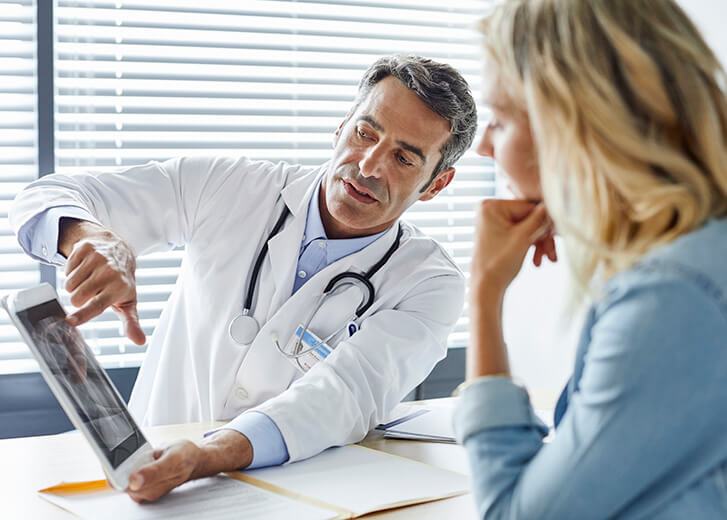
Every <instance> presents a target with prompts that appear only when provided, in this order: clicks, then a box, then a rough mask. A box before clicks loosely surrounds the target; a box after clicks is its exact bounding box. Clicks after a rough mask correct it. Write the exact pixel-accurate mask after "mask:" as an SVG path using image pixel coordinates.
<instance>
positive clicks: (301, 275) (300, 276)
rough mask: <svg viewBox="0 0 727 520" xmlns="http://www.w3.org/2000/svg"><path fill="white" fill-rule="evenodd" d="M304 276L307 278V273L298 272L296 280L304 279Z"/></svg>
mask: <svg viewBox="0 0 727 520" xmlns="http://www.w3.org/2000/svg"><path fill="white" fill-rule="evenodd" d="M306 276H308V273H306V272H305V271H298V278H305V277H306Z"/></svg>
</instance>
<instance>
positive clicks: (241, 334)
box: [229, 314, 260, 345]
mask: <svg viewBox="0 0 727 520" xmlns="http://www.w3.org/2000/svg"><path fill="white" fill-rule="evenodd" d="M259 331H260V325H258V323H257V320H256V319H255V318H253V317H252V316H250V315H249V314H238V315H237V316H235V317H234V318H233V320H232V321H231V322H230V327H229V332H230V337H231V338H232V339H233V340H234V341H235V343H237V344H238V345H249V344H250V343H252V342H253V340H254V339H255V336H257V333H258V332H259Z"/></svg>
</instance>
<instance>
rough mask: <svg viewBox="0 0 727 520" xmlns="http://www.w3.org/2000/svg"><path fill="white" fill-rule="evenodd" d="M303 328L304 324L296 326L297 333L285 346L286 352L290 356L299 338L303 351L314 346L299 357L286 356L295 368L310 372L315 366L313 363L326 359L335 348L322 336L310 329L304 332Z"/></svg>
mask: <svg viewBox="0 0 727 520" xmlns="http://www.w3.org/2000/svg"><path fill="white" fill-rule="evenodd" d="M303 330H304V329H303V326H302V325H298V327H296V329H295V334H294V335H293V336H292V337H291V338H290V340H289V341H288V344H287V345H286V346H285V353H286V354H288V355H289V356H290V355H292V354H293V349H294V348H295V344H296V342H297V341H298V339H299V338H300V339H301V342H300V349H299V350H300V351H301V352H305V351H306V350H309V349H311V348H313V350H311V351H310V352H306V353H305V354H302V355H300V356H298V357H289V356H286V358H287V359H288V361H290V362H291V363H293V366H294V367H295V368H297V369H298V370H301V371H303V372H308V370H310V369H311V368H313V365H315V364H316V363H318V362H319V361H321V360H323V359H326V358H327V357H328V356H329V355H330V354H331V352H333V349H332V348H331V347H330V346H329V345H328V344H327V343H324V342H323V341H321V338H319V337H318V336H317V335H316V334H315V333H313V332H312V331H311V330H310V329H308V330H306V331H305V333H303ZM301 335H302V338H301Z"/></svg>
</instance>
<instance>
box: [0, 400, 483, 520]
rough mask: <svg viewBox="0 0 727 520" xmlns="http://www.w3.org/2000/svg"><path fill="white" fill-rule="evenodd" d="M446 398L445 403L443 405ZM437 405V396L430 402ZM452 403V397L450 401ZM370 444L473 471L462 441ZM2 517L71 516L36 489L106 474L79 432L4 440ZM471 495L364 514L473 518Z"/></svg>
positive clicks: (170, 434) (174, 435)
mask: <svg viewBox="0 0 727 520" xmlns="http://www.w3.org/2000/svg"><path fill="white" fill-rule="evenodd" d="M444 401H445V400H442V402H441V405H444V404H445V402H444ZM427 404H428V405H430V404H431V405H433V406H436V405H437V403H436V401H430V402H427ZM446 404H448V403H446ZM219 424H220V423H197V424H184V425H172V426H157V427H153V428H146V429H145V430H144V433H145V434H146V436H147V438H148V439H149V441H150V442H151V443H152V444H153V445H155V446H158V445H163V444H165V443H169V442H172V441H174V440H177V439H182V438H185V439H190V440H193V441H199V440H200V439H201V438H202V434H203V433H204V432H206V431H209V430H210V429H212V428H213V427H215V426H217V425H219ZM361 444H363V445H364V446H367V447H369V448H373V449H377V450H381V451H385V452H388V453H393V454H395V455H400V456H402V457H407V458H410V459H414V460H418V461H421V462H425V463H428V464H431V465H432V466H437V467H440V468H444V469H449V470H452V471H457V472H460V473H464V474H469V469H468V467H467V460H466V456H465V452H464V450H463V449H462V447H461V446H457V445H452V444H435V443H427V442H418V441H402V440H391V439H384V438H382V437H381V434H380V433H378V432H372V433H371V434H370V435H369V436H368V437H367V438H366V439H364V441H363V442H362V443H361ZM0 461H2V469H3V471H2V472H0V497H1V500H0V517H2V518H3V519H15V518H43V519H56V518H57V519H69V518H75V517H74V516H73V515H72V514H70V513H68V512H66V511H64V510H62V509H60V508H58V507H56V506H54V505H53V504H51V503H49V502H47V501H45V500H43V499H42V498H41V497H40V496H38V494H37V493H36V491H37V490H38V489H42V488H44V487H48V486H51V485H54V484H58V483H59V482H61V481H64V480H65V481H80V480H96V479H101V478H104V475H103V470H102V469H101V466H100V465H99V463H98V461H97V459H96V456H95V455H94V453H93V452H92V451H91V448H90V447H89V446H88V444H87V443H86V440H85V439H84V438H83V436H81V435H80V434H79V433H78V432H71V433H63V434H60V435H47V436H42V437H25V438H19V439H6V440H0ZM475 516H476V515H475V509H474V504H473V503H472V498H471V496H470V495H463V496H459V497H454V498H449V499H445V500H440V501H437V502H430V503H428V504H420V505H417V506H411V507H404V508H399V509H395V510H390V511H383V512H381V513H375V514H371V515H367V516H366V518H376V519H379V518H386V519H391V520H409V519H411V520H414V519H417V520H425V519H428V518H432V519H434V518H436V519H441V518H458V519H460V518H461V519H466V518H475Z"/></svg>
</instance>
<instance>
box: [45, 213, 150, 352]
mask: <svg viewBox="0 0 727 520" xmlns="http://www.w3.org/2000/svg"><path fill="white" fill-rule="evenodd" d="M58 249H59V251H60V252H61V254H63V255H64V256H65V257H66V258H67V259H68V261H67V262H66V270H65V272H66V290H67V291H68V293H69V294H70V296H71V303H72V304H73V305H74V306H76V307H78V310H76V312H74V313H73V314H71V315H69V316H68V318H67V321H68V323H70V324H71V325H75V326H77V325H81V324H83V323H86V322H87V321H89V320H91V319H93V318H95V317H96V316H98V315H99V314H101V313H102V312H103V311H104V310H106V308H107V307H111V308H112V309H113V310H114V311H115V312H116V314H117V315H118V316H119V318H120V319H121V321H122V322H123V324H124V334H125V335H126V336H127V337H128V338H129V339H130V340H131V341H133V342H134V343H136V344H137V345H143V344H144V342H145V341H146V336H145V335H144V331H143V330H142V329H141V326H140V325H139V315H138V313H137V310H136V303H137V299H136V279H135V271H136V260H135V258H134V253H133V251H132V250H131V247H130V246H129V245H128V244H127V243H126V242H124V241H123V240H122V239H121V238H120V237H119V236H118V235H116V234H115V233H113V232H112V231H110V230H108V229H105V228H103V227H102V226H100V225H98V224H95V223H93V222H86V221H83V220H76V219H69V218H63V219H61V224H60V234H59V239H58Z"/></svg>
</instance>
